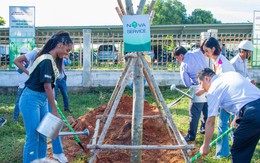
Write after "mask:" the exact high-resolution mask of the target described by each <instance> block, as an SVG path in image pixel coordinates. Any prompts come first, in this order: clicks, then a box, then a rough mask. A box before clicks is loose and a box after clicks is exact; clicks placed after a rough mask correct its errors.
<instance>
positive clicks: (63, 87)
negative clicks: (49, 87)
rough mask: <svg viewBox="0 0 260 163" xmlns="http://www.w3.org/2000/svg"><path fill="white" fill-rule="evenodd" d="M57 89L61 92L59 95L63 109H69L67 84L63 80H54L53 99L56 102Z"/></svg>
mask: <svg viewBox="0 0 260 163" xmlns="http://www.w3.org/2000/svg"><path fill="white" fill-rule="evenodd" d="M58 89H60V91H61V95H62V98H63V106H64V108H65V109H69V96H68V88H67V83H66V80H65V79H61V80H59V79H57V80H56V86H55V89H54V91H55V99H56V100H57V97H58Z"/></svg>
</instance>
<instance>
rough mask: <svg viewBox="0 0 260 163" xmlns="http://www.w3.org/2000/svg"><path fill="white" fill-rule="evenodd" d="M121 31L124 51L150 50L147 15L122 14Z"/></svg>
mask: <svg viewBox="0 0 260 163" xmlns="http://www.w3.org/2000/svg"><path fill="white" fill-rule="evenodd" d="M123 31H124V51H125V52H142V51H150V50H151V34H150V21H149V15H125V16H123Z"/></svg>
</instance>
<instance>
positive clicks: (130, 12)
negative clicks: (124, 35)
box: [125, 0, 134, 15]
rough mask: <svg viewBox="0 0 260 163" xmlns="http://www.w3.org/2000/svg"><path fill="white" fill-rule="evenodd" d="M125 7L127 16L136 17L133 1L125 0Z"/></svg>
mask: <svg viewBox="0 0 260 163" xmlns="http://www.w3.org/2000/svg"><path fill="white" fill-rule="evenodd" d="M125 6H126V13H127V15H134V9H133V3H132V0H125Z"/></svg>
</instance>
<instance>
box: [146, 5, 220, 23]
mask: <svg viewBox="0 0 260 163" xmlns="http://www.w3.org/2000/svg"><path fill="white" fill-rule="evenodd" d="M149 5H150V4H147V5H146V6H145V8H144V11H143V13H144V14H147V12H148V9H149ZM154 11H155V15H154V19H153V22H152V24H153V25H169V24H218V23H221V21H219V20H217V19H215V18H214V17H213V14H212V13H211V12H210V11H206V10H202V9H195V10H194V11H193V12H192V14H191V16H189V17H187V14H186V8H185V6H184V5H183V4H182V3H181V2H179V1H178V0H157V1H156V3H155V5H154Z"/></svg>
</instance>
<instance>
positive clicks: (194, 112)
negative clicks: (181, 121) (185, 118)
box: [187, 102, 208, 140]
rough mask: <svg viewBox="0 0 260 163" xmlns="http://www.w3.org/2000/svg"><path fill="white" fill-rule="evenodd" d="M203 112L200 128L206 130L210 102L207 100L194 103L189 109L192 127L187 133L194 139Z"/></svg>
mask: <svg viewBox="0 0 260 163" xmlns="http://www.w3.org/2000/svg"><path fill="white" fill-rule="evenodd" d="M201 113H202V118H201V126H200V130H204V129H205V124H206V121H207V118H208V104H207V102H202V103H192V104H191V107H190V110H189V116H190V127H189V130H188V134H187V136H188V137H189V138H190V139H192V140H193V139H195V138H196V134H197V129H198V123H199V119H200V115H201Z"/></svg>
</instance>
